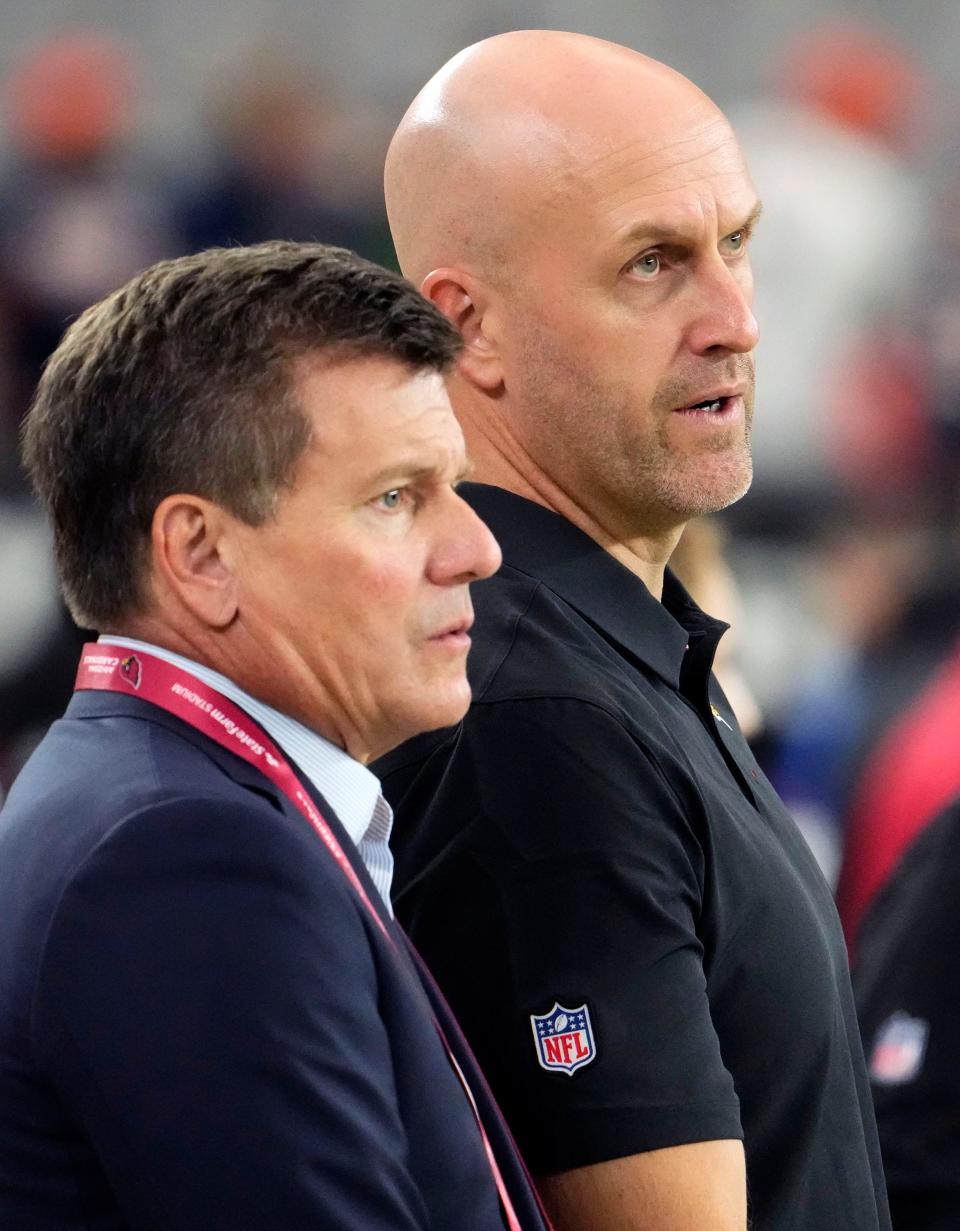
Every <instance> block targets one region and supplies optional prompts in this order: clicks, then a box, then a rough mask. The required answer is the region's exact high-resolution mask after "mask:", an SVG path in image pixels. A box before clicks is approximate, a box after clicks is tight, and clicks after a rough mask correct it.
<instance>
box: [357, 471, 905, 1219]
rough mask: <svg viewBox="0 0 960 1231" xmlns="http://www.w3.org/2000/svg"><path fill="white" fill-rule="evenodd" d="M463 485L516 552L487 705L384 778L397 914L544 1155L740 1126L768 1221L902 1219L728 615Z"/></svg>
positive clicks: (501, 496)
mask: <svg viewBox="0 0 960 1231" xmlns="http://www.w3.org/2000/svg"><path fill="white" fill-rule="evenodd" d="M461 491H462V492H463V494H464V495H465V496H466V498H467V499H468V500H469V501H470V503H471V504H472V505H473V507H474V508H475V509H476V510H477V512H478V513H479V514H480V516H481V517H482V518H483V519H484V520H485V521H486V522H487V523H488V524H489V525H490V527H491V529H492V530H493V532H494V534H496V536H497V538H498V539H499V540H500V543H501V546H502V548H503V552H504V560H505V563H504V566H503V568H502V569H501V571H500V572H499V573H498V575H497V576H496V577H495V578H493V579H492V580H491V581H489V582H486V583H484V584H483V585H480V586H477V587H475V590H474V598H475V604H476V610H477V622H476V626H475V636H474V649H473V651H472V653H471V656H470V674H471V678H472V683H473V690H474V702H473V705H472V706H471V709H470V712H469V714H468V715H467V717H466V718H465V719H464V721H463V723H462V724H461V725H460V726H459V727H457V728H455V729H452V730H447V731H445V732H441V733H435V734H433V735H430V736H424V737H420V738H419V739H417V740H414V741H412V742H411V743H409V744H407V745H404V746H403V747H402V748H400V749H398V750H397V751H396V752H394V753H392V754H391V755H389V756H388V757H386V758H384V759H383V760H382V761H381V762H380V763H379V764H378V765H377V766H376V767H375V768H376V769H377V770H378V771H379V773H380V774H381V776H382V778H383V781H384V786H385V790H386V794H387V796H388V798H389V799H390V801H391V803H392V804H393V806H394V809H395V810H396V818H397V819H396V828H395V831H394V832H395V843H394V845H395V850H396V855H397V875H396V879H395V888H396V905H397V912H398V914H399V916H400V918H401V919H402V920H403V922H404V923H405V924H406V925H407V927H408V929H409V930H410V932H411V934H412V936H413V938H414V941H415V942H416V944H417V945H418V946H419V947H420V949H421V951H422V952H423V954H424V955H425V957H426V958H427V961H428V962H429V964H430V965H431V966H432V968H433V970H434V973H435V975H436V976H437V978H438V980H439V982H440V984H441V986H442V987H443V988H444V990H445V991H446V993H447V996H448V997H449V999H450V1001H451V1003H452V1004H453V1007H454V1009H455V1011H456V1012H457V1014H458V1016H459V1018H460V1020H461V1022H462V1024H463V1026H464V1029H465V1031H466V1033H467V1035H468V1037H469V1038H470V1039H471V1041H472V1043H473V1046H474V1048H475V1049H476V1052H477V1055H478V1057H479V1059H480V1061H481V1064H482V1065H483V1067H484V1068H485V1070H486V1072H487V1075H488V1077H489V1079H490V1081H491V1083H492V1085H493V1087H494V1091H495V1093H496V1094H497V1096H498V1098H499V1100H500V1102H501V1104H502V1106H503V1109H504V1111H505V1113H506V1115H507V1119H508V1121H510V1123H511V1125H512V1127H513V1130H514V1132H515V1134H516V1136H517V1139H518V1142H519V1144H520V1147H521V1150H522V1151H523V1152H524V1153H525V1155H526V1157H527V1160H528V1162H529V1164H530V1166H531V1167H532V1169H533V1170H534V1171H535V1172H539V1173H551V1172H557V1171H563V1170H567V1169H570V1168H574V1167H580V1166H584V1165H587V1164H590V1163H595V1162H599V1161H602V1160H605V1159H611V1158H618V1157H623V1156H627V1155H631V1154H635V1153H638V1152H641V1151H645V1150H654V1149H658V1148H660V1147H664V1146H671V1145H678V1144H683V1143H687V1142H695V1141H704V1140H714V1139H718V1138H730V1137H741V1136H742V1137H743V1139H744V1144H745V1150H746V1157H747V1180H748V1198H749V1203H750V1213H751V1219H752V1221H751V1226H752V1227H754V1228H756V1229H757V1231H766V1229H770V1231H773V1229H774V1228H776V1231H784V1229H786V1228H791V1229H793V1228H796V1229H800V1228H803V1229H804V1231H807V1229H808V1231H832V1229H833V1228H837V1229H838V1231H839V1228H843V1231H876V1229H877V1228H886V1227H888V1226H889V1219H888V1215H887V1209H886V1200H885V1196H884V1193H883V1182H882V1177H881V1170H880V1161H879V1151H878V1147H877V1140H876V1129H875V1126H874V1121H873V1112H872V1108H871V1105H870V1091H869V1086H868V1083H867V1079H866V1073H865V1067H864V1062H863V1054H862V1049H861V1044H860V1037H859V1032H858V1029H857V1023H856V1019H855V1016H854V1010H853V1001H852V994H851V991H850V982H849V976H848V973H847V965H846V953H845V949H844V944H843V939H842V936H841V933H840V928H839V923H838V921H837V916H836V911H835V910H834V906H833V902H832V899H831V895H830V892H829V890H828V888H827V886H826V884H825V882H824V880H823V878H822V876H821V875H820V872H819V869H818V868H817V865H816V863H815V861H814V859H813V857H812V855H811V853H810V851H809V849H808V848H807V846H806V844H805V842H804V840H803V838H802V837H801V836H800V834H799V832H798V830H797V829H796V827H795V825H794V823H793V821H792V820H791V818H790V817H789V815H788V814H787V812H786V811H785V809H784V807H783V805H782V804H781V803H780V801H779V799H778V798H777V796H776V794H775V792H774V791H773V789H772V787H771V786H770V785H769V783H768V782H767V781H766V779H765V778H764V776H763V774H762V773H761V771H760V770H759V768H758V767H757V765H756V762H755V760H754V758H753V756H752V754H751V753H750V750H749V748H748V747H747V745H746V743H745V741H744V739H743V737H742V736H741V734H740V732H739V730H738V729H737V724H736V721H735V719H734V717H733V714H732V712H731V711H730V707H729V705H728V704H727V702H726V700H725V698H724V696H723V694H722V692H721V691H720V689H719V688H718V686H717V684H716V681H715V680H714V679H713V676H712V674H711V664H712V661H713V655H714V651H715V649H716V645H717V642H718V641H719V638H720V636H721V635H722V633H723V631H724V629H725V628H726V625H724V624H721V623H720V622H718V621H717V620H714V619H711V618H710V617H709V616H706V615H704V613H703V612H701V611H700V610H699V609H698V608H697V607H696V606H695V605H694V604H693V602H692V601H691V600H690V599H689V597H688V596H687V595H686V593H685V592H684V591H683V589H682V587H681V586H680V585H679V583H677V582H676V581H675V579H673V578H672V577H671V576H670V575H669V574H668V576H667V580H666V585H665V590H664V601H663V603H662V604H661V603H659V602H657V601H656V600H655V599H654V598H653V597H652V595H651V594H650V593H649V591H648V590H647V589H646V587H645V586H644V585H643V584H642V582H640V581H639V579H638V578H637V577H635V576H634V575H633V574H632V573H631V572H629V570H627V569H626V568H624V567H623V566H622V565H620V564H619V563H618V562H617V561H616V560H615V559H614V558H613V557H612V556H610V555H609V554H608V553H607V552H605V551H603V550H602V549H601V548H600V547H599V546H598V545H597V544H596V543H594V542H593V540H592V539H590V538H588V537H587V536H586V535H584V534H582V533H581V532H580V531H579V530H577V529H576V528H575V527H573V526H572V525H570V523H568V522H567V521H565V520H564V519H563V518H561V517H559V516H558V515H556V514H554V513H551V512H549V511H548V510H546V509H543V508H541V507H540V506H539V505H535V504H532V503H530V502H528V501H526V500H523V499H521V498H519V497H517V496H514V495H511V494H509V493H507V492H504V491H501V490H499V489H496V488H491V487H481V486H478V485H472V484H468V485H465V487H464V488H462V489H461Z"/></svg>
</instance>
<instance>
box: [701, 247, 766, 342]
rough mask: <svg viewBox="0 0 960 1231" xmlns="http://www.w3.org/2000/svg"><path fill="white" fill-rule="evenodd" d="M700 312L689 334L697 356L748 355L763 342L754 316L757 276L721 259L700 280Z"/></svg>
mask: <svg viewBox="0 0 960 1231" xmlns="http://www.w3.org/2000/svg"><path fill="white" fill-rule="evenodd" d="M697 295H698V300H697V310H696V312H695V315H694V318H693V322H692V324H691V326H690V331H689V344H690V347H691V349H692V350H693V351H694V352H695V353H696V354H707V353H709V352H710V351H714V350H724V351H731V352H733V353H735V354H746V353H747V352H748V351H752V350H753V349H754V347H755V346H756V345H757V342H758V341H759V340H760V331H759V329H758V328H757V319H756V317H755V316H754V315H753V306H752V305H753V276H752V275H751V274H750V273H749V270H748V271H747V272H744V271H743V270H742V269H738V270H736V271H735V270H733V269H731V268H730V267H729V266H728V265H727V264H726V263H725V262H724V261H723V260H722V259H720V258H718V260H717V262H716V263H715V264H713V265H712V266H711V268H710V270H709V271H705V272H704V273H703V274H702V275H701V278H700V279H699V284H698V287H697Z"/></svg>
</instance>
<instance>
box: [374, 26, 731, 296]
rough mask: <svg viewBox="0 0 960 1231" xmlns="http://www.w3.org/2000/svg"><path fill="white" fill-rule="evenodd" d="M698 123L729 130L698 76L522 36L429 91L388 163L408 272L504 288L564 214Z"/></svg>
mask: <svg viewBox="0 0 960 1231" xmlns="http://www.w3.org/2000/svg"><path fill="white" fill-rule="evenodd" d="M691 124H693V125H709V124H717V125H720V126H723V125H725V121H724V120H723V117H722V116H721V115H720V113H719V111H717V109H716V107H715V106H714V105H713V104H712V103H711V102H710V100H709V99H708V98H707V97H706V96H705V95H704V94H703V93H702V92H701V91H700V90H699V89H698V88H697V87H696V86H695V85H693V84H692V82H690V81H688V80H687V79H686V78H685V77H683V76H681V75H680V74H679V73H677V72H675V71H674V70H673V69H671V68H668V67H667V66H666V65H664V64H660V63H659V62H658V61H656V60H652V59H650V58H649V57H647V56H644V55H641V54H640V53H638V52H635V51H631V50H629V49H628V48H625V47H620V46H617V45H616V44H614V43H608V42H604V41H602V40H600V39H595V38H589V37H587V36H585V35H579V34H567V33H562V32H559V31H545V30H519V31H513V32H511V33H508V34H501V35H497V36H496V37H494V38H490V39H486V40H484V41H483V42H481V43H477V44H475V45H474V46H472V47H468V48H467V49H466V50H465V51H462V52H460V53H459V54H458V55H456V56H455V57H454V58H453V59H452V60H450V61H449V62H448V63H447V64H446V65H444V67H443V68H442V69H440V71H439V72H438V73H437V74H436V75H435V76H434V77H433V78H432V79H431V80H430V81H429V82H428V83H427V84H426V86H424V88H423V89H422V90H421V92H420V93H419V95H418V96H417V97H416V99H415V100H414V102H413V103H412V104H411V106H410V108H409V110H408V111H407V113H406V115H405V116H404V118H403V120H402V121H401V123H400V126H399V128H398V129H397V132H396V134H395V135H394V138H393V141H392V143H391V145H390V149H389V152H388V154H387V162H386V171H385V192H386V202H387V212H388V215H389V218H390V226H391V230H392V232H393V238H394V242H395V244H396V248H397V253H398V256H399V259H400V264H401V267H402V268H403V271H404V273H405V274H406V275H407V276H408V277H409V278H411V279H412V280H413V281H414V282H416V283H418V284H419V283H421V282H422V281H423V279H424V277H425V276H426V275H427V274H428V273H429V272H430V271H431V270H433V269H435V268H437V267H439V266H466V267H468V268H470V269H472V270H473V271H474V272H476V273H478V274H481V275H487V276H496V273H497V271H498V269H500V268H507V267H508V266H509V264H510V263H511V261H512V260H513V258H514V257H515V256H516V254H517V252H518V251H520V250H522V248H523V245H524V240H525V238H526V237H527V236H528V235H529V234H530V233H531V232H532V233H536V232H538V231H540V230H541V229H542V227H543V226H545V225H549V215H550V211H551V206H555V207H562V205H563V204H564V202H565V200H566V199H567V197H568V195H569V193H570V192H571V191H572V190H574V189H577V190H579V191H581V192H584V191H586V192H589V191H590V189H591V187H592V186H593V185H594V183H595V182H596V181H602V179H603V177H604V175H605V174H606V173H609V172H615V171H616V169H617V162H618V160H622V159H624V158H631V157H634V156H636V155H638V154H639V155H640V156H641V157H642V156H643V154H644V152H645V150H647V149H649V151H650V152H651V153H653V152H655V151H656V149H657V148H658V147H659V146H661V145H662V144H663V143H665V142H669V141H671V139H673V137H674V134H675V133H683V132H684V130H685V128H686V127H688V126H689V125H691Z"/></svg>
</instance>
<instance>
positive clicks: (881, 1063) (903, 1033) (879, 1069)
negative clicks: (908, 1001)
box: [870, 1013, 930, 1086]
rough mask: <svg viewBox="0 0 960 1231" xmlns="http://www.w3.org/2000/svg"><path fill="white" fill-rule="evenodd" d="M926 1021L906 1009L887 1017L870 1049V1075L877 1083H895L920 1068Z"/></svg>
mask: <svg viewBox="0 0 960 1231" xmlns="http://www.w3.org/2000/svg"><path fill="white" fill-rule="evenodd" d="M929 1033H930V1023H929V1022H925V1021H924V1020H923V1018H921V1017H911V1016H910V1014H909V1013H894V1014H893V1016H892V1017H888V1018H887V1020H886V1021H885V1022H884V1023H883V1025H882V1026H881V1027H880V1029H879V1030H878V1031H877V1037H876V1039H875V1040H874V1044H873V1051H872V1052H871V1053H870V1078H871V1080H872V1081H874V1082H876V1084H877V1085H879V1086H899V1085H902V1084H903V1083H904V1082H907V1081H913V1079H914V1077H916V1075H917V1074H918V1073H919V1072H920V1066H921V1065H922V1064H923V1056H924V1052H925V1051H926V1050H927V1035H928V1034H929Z"/></svg>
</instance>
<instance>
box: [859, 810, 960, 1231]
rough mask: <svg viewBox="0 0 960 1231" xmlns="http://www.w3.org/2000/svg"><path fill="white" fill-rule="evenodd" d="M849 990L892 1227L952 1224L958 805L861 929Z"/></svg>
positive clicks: (959, 1169)
mask: <svg viewBox="0 0 960 1231" xmlns="http://www.w3.org/2000/svg"><path fill="white" fill-rule="evenodd" d="M853 983H854V990H855V992H856V998H857V1008H858V1010H859V1012H860V1025H861V1027H862V1030H863V1041H864V1045H865V1047H866V1051H867V1060H868V1063H869V1067H870V1079H871V1082H872V1084H873V1096H874V1103H875V1106H876V1110H877V1123H878V1125H879V1129H880V1145H881V1147H882V1150H883V1160H884V1164H885V1166H886V1172H887V1182H888V1184H889V1188H890V1213H891V1214H892V1216H893V1225H894V1227H895V1228H896V1229H897V1231H956V1228H957V1227H958V1226H960V799H957V800H954V802H953V803H952V804H951V805H950V807H948V808H947V809H946V810H945V811H944V812H942V813H941V814H940V816H939V817H938V818H937V819H936V820H935V821H933V822H932V823H931V824H930V825H928V826H927V828H926V829H924V830H923V832H922V833H921V834H920V835H919V837H917V838H916V839H915V841H914V842H913V843H912V845H911V846H910V848H909V849H908V850H907V852H906V854H905V855H904V856H903V858H902V859H901V861H900V863H899V865H898V866H897V869H896V871H895V872H894V874H893V875H892V876H891V878H890V880H889V881H888V882H887V884H886V885H885V886H884V887H883V889H882V890H881V891H880V893H879V894H878V895H877V897H876V898H875V899H874V901H873V903H872V905H871V906H870V909H869V910H868V911H867V913H866V915H865V917H864V920H863V923H862V925H861V927H860V931H859V932H858V934H857V960H856V966H855V969H854V979H853Z"/></svg>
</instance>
